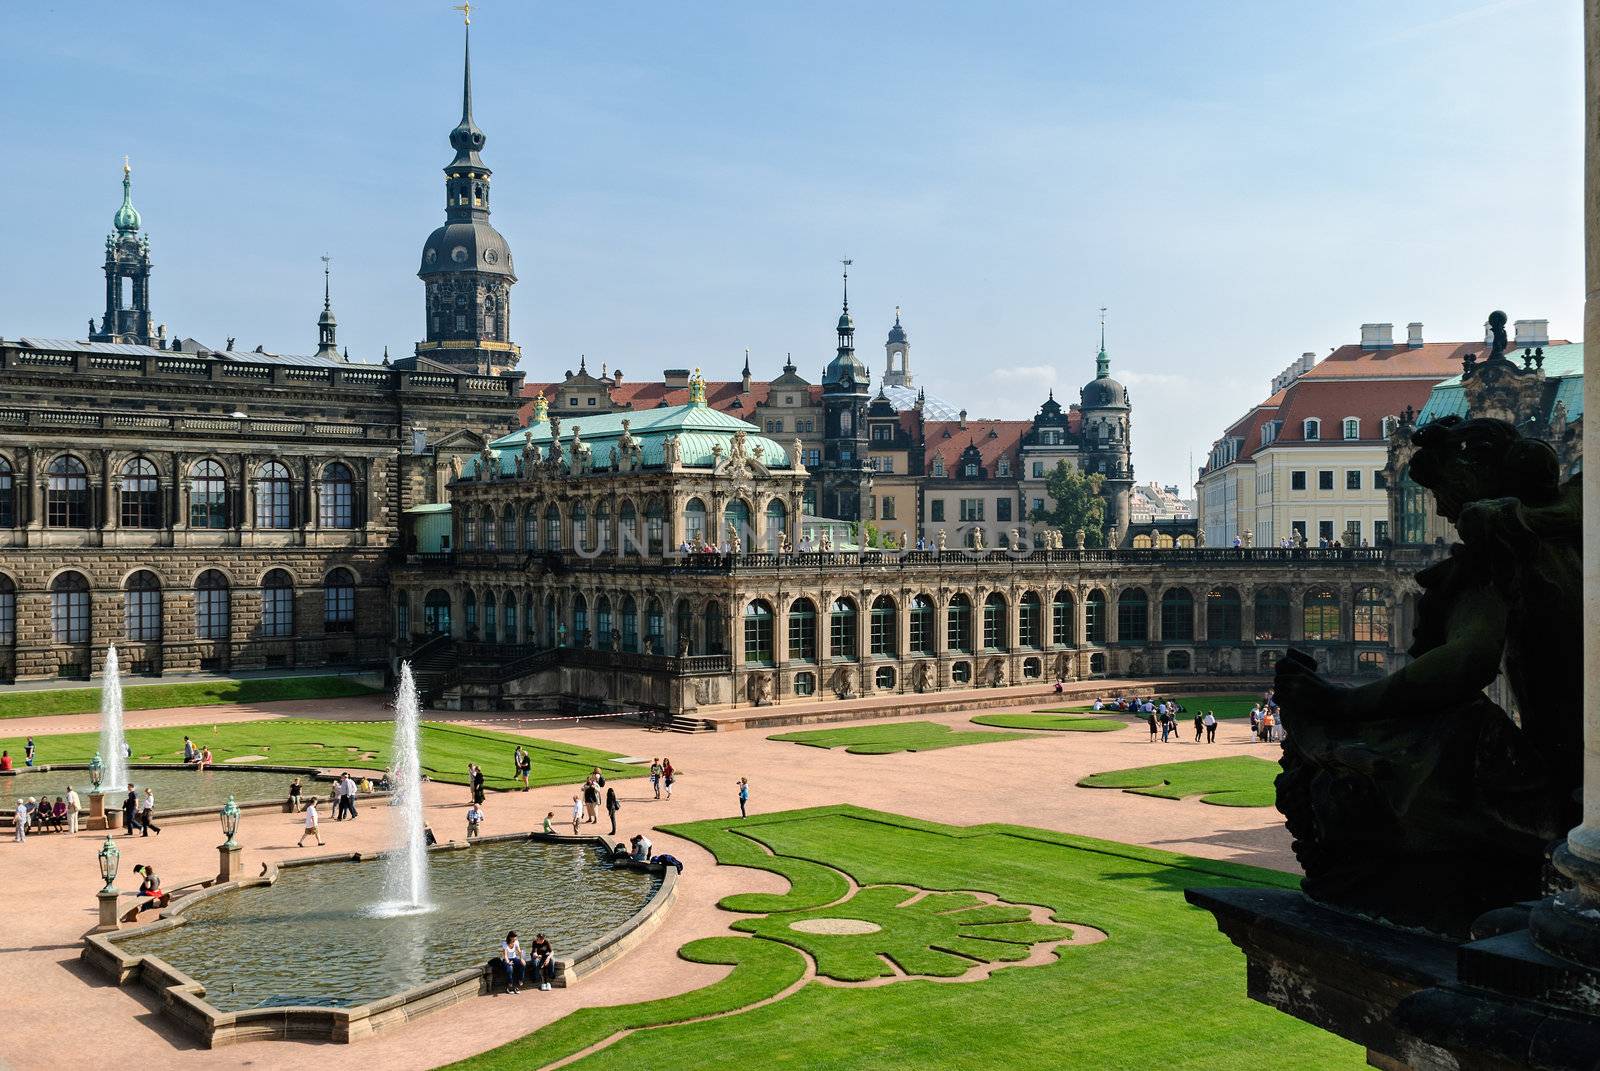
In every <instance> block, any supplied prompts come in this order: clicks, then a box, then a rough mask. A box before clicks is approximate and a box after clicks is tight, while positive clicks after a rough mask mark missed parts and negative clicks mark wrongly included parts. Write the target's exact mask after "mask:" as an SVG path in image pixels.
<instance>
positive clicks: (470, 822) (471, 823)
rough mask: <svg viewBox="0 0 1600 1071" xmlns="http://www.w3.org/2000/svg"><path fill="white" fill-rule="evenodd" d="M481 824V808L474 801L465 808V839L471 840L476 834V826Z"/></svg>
mask: <svg viewBox="0 0 1600 1071" xmlns="http://www.w3.org/2000/svg"><path fill="white" fill-rule="evenodd" d="M481 825H483V808H482V807H481V806H479V805H478V804H476V803H474V804H473V805H472V806H471V807H468V808H467V839H468V840H471V839H472V838H473V837H476V836H477V835H478V827H479V826H481Z"/></svg>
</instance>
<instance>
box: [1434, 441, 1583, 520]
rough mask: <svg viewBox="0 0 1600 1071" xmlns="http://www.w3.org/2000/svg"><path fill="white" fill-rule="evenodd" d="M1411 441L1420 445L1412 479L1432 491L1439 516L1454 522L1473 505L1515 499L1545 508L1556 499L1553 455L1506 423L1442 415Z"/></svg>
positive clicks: (1557, 476) (1556, 466)
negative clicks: (1497, 499)
mask: <svg viewBox="0 0 1600 1071" xmlns="http://www.w3.org/2000/svg"><path fill="white" fill-rule="evenodd" d="M1411 441H1412V442H1413V443H1414V444H1416V446H1417V447H1418V450H1417V452H1416V454H1415V455H1413V456H1412V458H1411V467H1410V474H1411V478H1412V479H1413V480H1415V481H1417V483H1419V484H1421V485H1422V486H1423V487H1426V488H1427V489H1428V490H1430V491H1432V492H1433V495H1434V498H1435V499H1436V500H1437V501H1438V504H1439V515H1440V516H1441V517H1444V518H1445V519H1446V520H1449V521H1451V522H1454V521H1456V520H1457V519H1458V518H1459V517H1460V516H1461V510H1462V508H1463V507H1464V506H1466V505H1467V504H1468V503H1469V502H1476V501H1479V500H1481V499H1487V498H1516V499H1520V500H1521V501H1523V502H1525V503H1527V504H1529V505H1542V504H1544V503H1548V502H1550V501H1552V500H1553V499H1555V497H1556V495H1557V492H1558V487H1559V484H1560V466H1559V464H1558V463H1557V461H1556V454H1555V451H1554V450H1552V449H1551V448H1550V446H1549V445H1548V444H1547V443H1543V442H1540V441H1539V440H1537V439H1528V438H1524V437H1523V436H1522V435H1521V433H1519V432H1518V431H1517V429H1516V428H1513V427H1512V426H1511V425H1510V424H1507V423H1506V422H1505V421H1503V420H1488V419H1484V418H1479V419H1474V420H1462V419H1461V418H1460V417H1453V416H1452V417H1444V418H1443V419H1440V420H1435V421H1433V422H1431V423H1429V424H1426V425H1424V426H1423V427H1421V428H1419V429H1418V430H1417V432H1416V434H1414V435H1412V436H1411Z"/></svg>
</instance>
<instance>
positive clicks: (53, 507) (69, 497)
mask: <svg viewBox="0 0 1600 1071" xmlns="http://www.w3.org/2000/svg"><path fill="white" fill-rule="evenodd" d="M44 508H45V524H47V525H49V526H50V527H51V528H87V527H89V470H88V469H86V468H85V467H84V465H83V462H82V461H79V460H78V459H77V458H75V457H73V456H72V455H71V454H61V455H60V456H58V457H56V458H55V459H54V460H53V461H51V462H50V467H49V468H48V469H46V471H45V502H44Z"/></svg>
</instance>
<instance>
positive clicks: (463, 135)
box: [450, 4, 487, 207]
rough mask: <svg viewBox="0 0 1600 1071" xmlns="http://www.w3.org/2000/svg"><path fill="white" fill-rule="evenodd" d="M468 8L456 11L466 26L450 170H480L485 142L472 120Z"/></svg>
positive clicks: (462, 7)
mask: <svg viewBox="0 0 1600 1071" xmlns="http://www.w3.org/2000/svg"><path fill="white" fill-rule="evenodd" d="M469 8H470V5H468V4H462V5H461V6H460V7H459V8H457V9H456V10H457V11H461V12H463V13H464V14H465V16H466V23H467V24H466V29H465V31H464V33H465V36H464V38H463V44H462V52H461V121H460V122H459V123H457V124H456V127H455V129H454V130H452V131H450V146H451V148H453V149H455V151H456V158H455V159H454V160H452V161H450V166H451V167H452V168H455V167H475V168H482V167H483V160H481V159H480V158H479V157H478V151H479V150H480V149H482V148H483V143H484V141H486V140H487V139H486V138H485V137H484V134H483V131H482V130H480V129H479V128H478V124H477V123H476V122H475V121H474V120H473V118H472V16H471V12H470V10H469ZM486 207H487V206H486Z"/></svg>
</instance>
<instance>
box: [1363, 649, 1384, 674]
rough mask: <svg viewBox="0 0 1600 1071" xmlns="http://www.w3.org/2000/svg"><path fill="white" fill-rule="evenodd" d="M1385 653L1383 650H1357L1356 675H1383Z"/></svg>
mask: <svg viewBox="0 0 1600 1071" xmlns="http://www.w3.org/2000/svg"><path fill="white" fill-rule="evenodd" d="M1383 665H1384V655H1383V652H1382V651H1357V652H1356V675H1357V676H1361V677H1381V676H1383Z"/></svg>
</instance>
